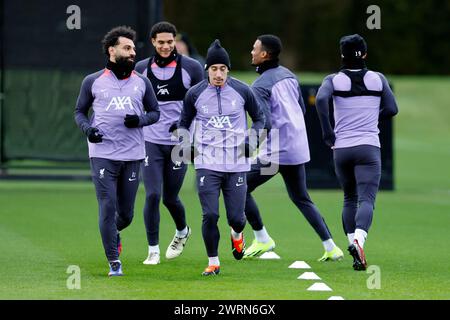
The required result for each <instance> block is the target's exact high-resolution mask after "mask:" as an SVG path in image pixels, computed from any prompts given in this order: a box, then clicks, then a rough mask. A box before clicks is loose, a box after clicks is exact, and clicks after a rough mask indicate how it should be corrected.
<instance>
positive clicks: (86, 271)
mask: <svg viewBox="0 0 450 320" xmlns="http://www.w3.org/2000/svg"><path fill="white" fill-rule="evenodd" d="M235 75H236V76H238V77H240V78H244V79H245V80H246V81H251V80H252V79H254V75H253V74H235ZM301 76H302V78H303V79H304V81H305V82H308V81H317V79H320V78H321V77H322V75H310V74H302V75H301ZM389 79H390V80H391V81H392V82H393V84H394V86H395V92H396V96H397V99H398V103H399V108H400V113H399V115H398V117H397V118H396V120H395V141H394V149H395V162H394V163H395V176H396V190H395V191H394V192H380V193H379V194H378V197H377V204H376V210H375V215H374V222H373V225H372V228H371V230H370V234H369V238H368V240H367V243H366V247H365V248H366V253H367V257H368V261H369V264H371V265H376V266H379V268H380V270H381V289H368V287H367V285H366V283H367V280H368V278H369V277H370V276H371V274H368V273H365V272H355V271H353V269H352V268H351V258H350V257H349V256H348V255H347V256H346V258H345V259H344V261H342V262H339V263H318V262H316V259H317V258H319V257H320V256H321V254H322V250H323V249H322V245H321V243H320V240H319V238H318V237H317V235H316V234H315V233H314V232H313V230H312V228H311V227H310V226H309V225H308V224H307V223H306V220H305V219H304V218H303V217H302V216H301V214H299V212H298V211H297V210H296V208H295V207H294V206H293V204H292V203H291V202H290V201H289V200H288V196H287V194H286V191H285V188H284V186H283V182H282V180H281V179H280V177H276V178H274V179H272V180H270V182H268V183H267V184H265V185H263V186H261V187H260V188H259V189H258V190H257V191H256V192H255V194H254V195H255V198H256V199H257V201H258V204H259V206H260V208H261V211H262V213H263V218H264V220H265V224H266V226H267V228H268V230H269V232H270V234H271V235H272V237H273V238H274V239H275V241H276V242H277V249H276V252H277V253H278V254H279V255H280V256H281V257H282V259H281V260H269V261H263V260H256V261H235V260H234V259H233V257H232V255H231V250H230V248H229V229H228V227H227V224H226V218H225V211H224V208H223V205H222V206H221V219H220V220H219V225H220V228H221V234H222V239H221V242H220V248H219V254H220V258H221V264H222V274H221V275H220V276H218V277H215V278H206V279H205V278H202V277H201V276H200V273H201V271H202V270H203V269H204V267H205V266H206V264H207V258H206V253H205V249H204V245H203V240H202V237H201V210H200V205H199V202H198V197H197V194H196V192H195V189H194V187H193V185H194V181H193V171H192V169H191V170H190V171H189V173H188V176H187V178H186V180H185V183H184V186H183V189H182V192H181V197H182V199H183V201H184V203H185V206H186V209H187V215H188V217H187V219H188V223H189V224H190V225H191V227H192V229H193V234H192V238H191V239H190V240H189V242H188V244H187V247H186V250H185V252H184V253H183V255H182V256H181V257H180V258H178V259H175V260H173V261H167V260H165V259H163V260H162V263H161V264H160V265H158V266H144V265H143V264H142V261H143V260H144V258H145V257H146V253H147V244H146V237H145V231H144V225H143V218H142V208H143V201H144V197H143V193H144V190H143V185H142V184H141V186H140V189H139V193H138V198H137V201H136V210H135V220H134V221H133V223H132V224H131V226H130V227H129V228H128V229H126V230H125V231H124V232H123V233H122V234H123V244H124V252H123V255H122V256H121V259H122V261H123V263H124V272H125V273H126V276H125V277H121V278H114V279H109V278H108V277H107V276H106V273H107V271H108V265H107V262H106V259H105V257H104V253H103V248H102V245H101V240H100V235H99V231H98V226H97V202H96V199H95V195H94V188H93V185H92V184H91V183H87V182H10V181H0V219H1V220H0V221H1V223H0V252H2V259H1V261H2V275H1V278H0V279H1V280H0V299H295V300H296V299H321V300H322V299H327V298H328V297H329V296H331V295H339V296H342V297H344V298H345V299H450V291H449V288H450V271H449V268H448V266H449V265H450V255H449V254H448V253H447V251H448V250H447V249H446V248H447V246H448V244H449V243H450V235H449V232H448V226H449V225H450V179H449V178H450V169H449V167H448V165H447V164H448V162H449V161H448V160H449V158H450V148H449V144H448V140H449V137H450V125H449V123H450V110H449V109H448V108H447V103H446V102H447V101H448V100H449V99H450V94H449V93H448V90H447V89H448V88H449V87H450V79H448V78H434V77H389ZM310 194H311V197H312V199H313V200H314V202H315V203H316V204H317V206H318V207H319V209H320V210H321V212H322V214H323V215H324V216H325V219H326V221H327V223H328V225H329V227H330V229H331V231H332V233H333V235H334V238H335V241H336V243H337V244H338V245H339V246H340V247H341V248H342V249H345V248H346V245H347V240H346V237H345V236H344V234H343V232H342V226H341V219H340V210H341V203H342V194H341V192H340V191H339V190H336V191H323V190H311V192H310ZM245 231H246V234H247V240H248V242H250V241H251V239H252V238H253V235H252V232H251V229H250V228H249V226H247V227H246V230H245ZM173 233H174V225H173V223H172V222H171V219H170V216H169V214H168V212H167V210H166V209H165V208H162V209H161V232H160V243H161V249H162V251H165V249H166V246H167V245H168V243H169V242H170V240H171V238H172V236H173ZM295 260H304V261H306V262H308V263H309V264H310V265H311V267H312V271H314V272H315V273H316V274H318V275H319V276H320V277H321V278H322V279H323V281H324V282H325V283H326V284H327V285H329V286H330V287H331V288H332V289H333V291H332V292H331V293H330V292H315V293H314V292H309V291H307V290H306V289H307V288H308V287H309V286H310V285H311V284H312V283H313V281H305V280H297V277H298V276H299V275H300V274H301V272H302V270H294V269H288V266H289V265H290V264H291V263H292V262H293V261H295ZM69 265H77V266H79V267H80V269H81V289H80V290H69V289H67V287H66V281H67V279H68V277H69V274H67V273H66V270H67V268H68V266H69Z"/></svg>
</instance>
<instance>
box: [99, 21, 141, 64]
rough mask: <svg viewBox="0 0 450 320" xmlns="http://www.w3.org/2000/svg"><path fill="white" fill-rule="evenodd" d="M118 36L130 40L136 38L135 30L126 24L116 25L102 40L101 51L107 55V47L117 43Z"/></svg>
mask: <svg viewBox="0 0 450 320" xmlns="http://www.w3.org/2000/svg"><path fill="white" fill-rule="evenodd" d="M119 37H124V38H128V39H130V40H132V41H133V42H134V41H135V40H136V31H134V30H133V29H132V28H131V27H128V26H118V27H115V28H112V29H111V30H109V31H108V33H107V34H106V35H105V37H104V38H103V40H102V45H103V52H104V53H105V54H106V55H107V56H108V57H109V52H108V49H109V47H114V46H115V45H117V44H118V43H119Z"/></svg>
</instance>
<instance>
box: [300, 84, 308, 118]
mask: <svg viewBox="0 0 450 320" xmlns="http://www.w3.org/2000/svg"><path fill="white" fill-rule="evenodd" d="M298 104H299V105H300V107H301V108H302V111H303V114H305V113H306V107H305V102H304V101H303V95H302V89H301V88H300V84H299V85H298Z"/></svg>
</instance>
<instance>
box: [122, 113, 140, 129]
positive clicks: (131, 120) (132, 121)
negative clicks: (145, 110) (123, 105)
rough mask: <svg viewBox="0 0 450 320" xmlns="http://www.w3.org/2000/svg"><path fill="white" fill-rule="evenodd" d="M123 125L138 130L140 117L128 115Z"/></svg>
mask: <svg viewBox="0 0 450 320" xmlns="http://www.w3.org/2000/svg"><path fill="white" fill-rule="evenodd" d="M123 124H124V125H125V127H127V128H137V127H139V116H138V115H137V114H127V115H126V116H125V120H124V122H123Z"/></svg>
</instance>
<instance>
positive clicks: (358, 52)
mask: <svg viewBox="0 0 450 320" xmlns="http://www.w3.org/2000/svg"><path fill="white" fill-rule="evenodd" d="M339 44H340V48H341V54H342V55H343V56H344V58H345V59H361V58H362V56H363V55H365V54H366V53H367V44H366V41H365V40H364V38H363V37H361V36H360V35H359V34H352V35H348V36H344V37H342V38H341V40H340V42H339Z"/></svg>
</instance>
